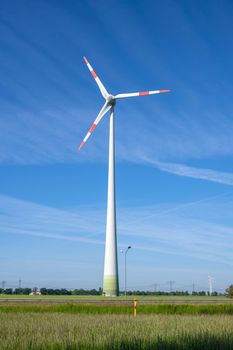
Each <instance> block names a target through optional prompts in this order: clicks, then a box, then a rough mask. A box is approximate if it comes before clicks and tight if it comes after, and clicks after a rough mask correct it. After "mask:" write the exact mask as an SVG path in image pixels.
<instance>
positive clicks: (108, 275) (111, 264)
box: [79, 57, 170, 296]
mask: <svg viewBox="0 0 233 350" xmlns="http://www.w3.org/2000/svg"><path fill="white" fill-rule="evenodd" d="M84 61H85V63H86V65H87V67H88V69H89V70H90V72H91V74H92V76H93V78H94V79H95V81H96V83H97V85H98V87H99V89H100V92H101V94H102V96H103V98H104V99H105V103H104V105H103V107H102V108H101V110H100V112H99V114H98V116H97V118H96V119H95V121H94V123H93V124H92V126H91V127H90V129H89V131H88V133H87V135H86V136H85V137H84V139H83V141H82V143H81V144H80V146H79V150H80V149H81V148H82V147H83V146H84V144H85V142H86V141H87V139H88V138H89V137H90V135H91V134H92V132H93V131H94V130H95V128H96V126H97V125H98V123H99V122H100V121H101V119H102V118H103V116H104V115H105V114H106V113H107V112H108V111H109V110H110V130H109V163H108V203H107V224H106V243H105V261H104V281H103V294H104V295H106V296H117V295H119V281H118V264H117V235H116V198H115V150H114V107H115V105H116V101H117V100H118V99H122V98H127V97H134V96H144V95H152V94H159V93H162V92H169V91H170V90H154V91H142V92H134V93H129V94H117V95H111V94H109V93H108V91H107V90H106V88H105V87H104V85H103V84H102V82H101V81H100V79H99V77H98V76H97V74H96V73H95V71H94V70H93V68H92V66H91V65H90V63H89V62H88V60H87V59H86V57H84Z"/></svg>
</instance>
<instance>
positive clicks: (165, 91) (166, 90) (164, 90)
mask: <svg viewBox="0 0 233 350" xmlns="http://www.w3.org/2000/svg"><path fill="white" fill-rule="evenodd" d="M159 91H160V92H170V91H171V90H159Z"/></svg>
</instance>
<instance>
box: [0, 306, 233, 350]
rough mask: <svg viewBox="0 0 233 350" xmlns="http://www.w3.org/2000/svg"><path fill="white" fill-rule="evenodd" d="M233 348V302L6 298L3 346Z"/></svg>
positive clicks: (43, 349) (8, 349)
mask: <svg viewBox="0 0 233 350" xmlns="http://www.w3.org/2000/svg"><path fill="white" fill-rule="evenodd" d="M84 349H85V350H88V349H89V350H104V349H106V350H115V349H118V350H147V349H148V350H152V349H153V350H154V349H155V350H156V349H160V350H161V349H165V350H166V349H167V350H186V349H187V350H189V349H190V350H199V349H200V350H218V349H219V350H232V349H233V303H230V304H223V303H206V304H201V303H196V304H190V303H181V304H174V303H172V301H171V303H159V304H143V303H140V302H139V304H138V308H137V318H136V319H134V317H133V303H123V304H113V303H110V304H106V303H104V302H103V303H101V302H100V303H94V304H93V303H81V304H78V303H72V302H68V303H67V302H66V303H60V302H58V303H56V302H55V303H54V302H53V303H49V302H46V303H41V302H40V301H38V302H25V303H24V302H22V303H17V302H13V301H12V302H11V303H5V302H4V303H0V350H84Z"/></svg>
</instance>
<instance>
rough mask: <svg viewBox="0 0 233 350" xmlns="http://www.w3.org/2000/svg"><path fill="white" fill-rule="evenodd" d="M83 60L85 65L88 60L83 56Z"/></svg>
mask: <svg viewBox="0 0 233 350" xmlns="http://www.w3.org/2000/svg"><path fill="white" fill-rule="evenodd" d="M83 59H84V61H85V63H86V64H88V60H87V59H86V57H85V56H83Z"/></svg>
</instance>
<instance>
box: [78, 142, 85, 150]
mask: <svg viewBox="0 0 233 350" xmlns="http://www.w3.org/2000/svg"><path fill="white" fill-rule="evenodd" d="M84 144H85V142H84V141H83V142H82V143H81V145H80V146H79V148H78V149H79V151H80V149H81V148H82V147H83V146H84Z"/></svg>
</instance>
